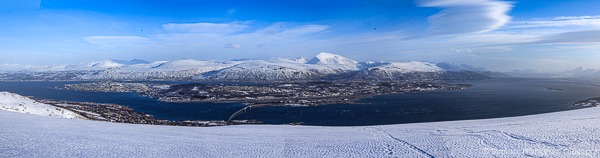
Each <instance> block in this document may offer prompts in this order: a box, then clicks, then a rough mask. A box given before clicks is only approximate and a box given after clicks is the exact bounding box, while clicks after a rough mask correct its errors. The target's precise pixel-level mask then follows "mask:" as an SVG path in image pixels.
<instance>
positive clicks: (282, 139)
mask: <svg viewBox="0 0 600 158" xmlns="http://www.w3.org/2000/svg"><path fill="white" fill-rule="evenodd" d="M598 113H600V108H599V107H593V108H586V109H579V110H572V111H565V112H557V113H549V114H540V115H531V116H522V117H512V118H498V119H486V120H469V121H451V122H431V123H415V124H399V125H385V126H357V127H318V126H289V125H240V126H225V127H210V128H201V127H196V128H194V127H177V126H156V125H136V124H120V123H110V122H99V121H87V120H69V119H56V118H50V117H44V116H36V115H26V114H19V113H13V112H7V111H0V129H2V130H0V157H600V141H598V138H600V132H598V131H600V117H598Z"/></svg>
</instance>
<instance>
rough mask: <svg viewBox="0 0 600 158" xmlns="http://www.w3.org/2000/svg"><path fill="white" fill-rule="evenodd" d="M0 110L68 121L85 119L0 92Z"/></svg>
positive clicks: (67, 111) (59, 109)
mask: <svg viewBox="0 0 600 158" xmlns="http://www.w3.org/2000/svg"><path fill="white" fill-rule="evenodd" d="M1 110H6V111H13V112H20V113H27V114H34V115H43V116H52V117H60V118H69V119H85V117H83V116H81V115H79V114H76V113H74V112H72V111H69V110H66V109H63V108H59V107H55V106H52V105H48V104H44V103H39V102H37V101H35V100H33V99H29V98H27V97H23V96H20V95H18V94H14V93H8V92H0V111H1Z"/></svg>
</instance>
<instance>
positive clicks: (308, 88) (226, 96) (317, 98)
mask: <svg viewBox="0 0 600 158" xmlns="http://www.w3.org/2000/svg"><path fill="white" fill-rule="evenodd" d="M467 87H470V85H466V84H447V83H440V82H431V83H430V82H303V83H285V84H263V85H235V84H187V85H177V86H173V87H172V88H171V89H169V90H168V91H162V92H160V93H158V96H154V97H156V98H158V99H160V100H162V101H167V102H242V103H248V104H285V105H295V104H297V105H323V104H336V103H353V101H355V100H356V99H360V98H365V97H371V96H374V95H385V94H399V93H406V92H412V91H428V90H438V89H447V90H460V89H464V88H467Z"/></svg>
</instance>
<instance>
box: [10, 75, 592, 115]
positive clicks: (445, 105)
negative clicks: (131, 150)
mask: <svg viewBox="0 0 600 158" xmlns="http://www.w3.org/2000/svg"><path fill="white" fill-rule="evenodd" d="M582 82H583V81H567V80H557V79H493V80H482V81H470V82H468V83H471V84H473V85H474V86H473V87H472V88H469V89H467V90H460V91H432V92H418V93H408V94H397V95H386V96H377V97H374V98H368V99H363V100H361V101H360V102H361V103H364V104H349V105H348V104H340V105H325V106H313V107H289V106H275V107H265V108H259V109H253V110H251V111H249V112H248V113H245V114H243V115H241V116H239V117H238V118H237V119H256V120H259V121H263V122H264V123H268V124H283V123H290V122H303V123H304V124H305V125H332V126H343V125H378V124H397V123H414V122H432V121H449V120H467V119H484V118H497V117H510V116H521V115H531V114H540V113H547V112H556V111H564V110H572V109H578V108H581V107H574V106H572V104H573V103H575V102H577V101H579V100H583V99H587V98H592V97H600V87H595V86H587V85H582V84H588V83H582ZM62 84H65V82H0V91H10V92H15V93H18V94H21V95H26V96H34V97H35V98H44V99H56V100H69V101H87V102H99V103H115V104H121V105H126V106H129V107H131V108H134V109H135V110H136V111H140V112H144V113H148V114H152V115H154V116H155V117H157V118H161V119H171V120H226V119H227V118H228V117H229V116H230V115H231V114H232V113H234V112H235V111H237V110H238V109H241V108H242V107H243V106H244V105H242V104H215V103H164V102H159V101H156V100H154V99H150V98H145V97H140V96H137V95H136V94H135V93H101V92H75V91H68V90H57V89H54V88H53V87H55V86H58V85H62ZM546 87H551V88H559V89H562V90H564V91H552V90H548V89H546Z"/></svg>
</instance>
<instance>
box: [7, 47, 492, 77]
mask: <svg viewBox="0 0 600 158" xmlns="http://www.w3.org/2000/svg"><path fill="white" fill-rule="evenodd" d="M373 69H376V70H381V72H382V73H396V74H397V73H415V72H417V73H418V72H444V71H485V70H482V69H474V67H469V66H464V65H460V66H459V65H453V64H448V63H437V65H436V64H435V63H428V62H416V61H412V62H385V61H378V62H372V61H369V62H358V61H355V60H352V59H348V58H346V57H343V56H341V55H337V54H332V53H326V52H321V53H319V54H317V55H316V56H315V57H313V58H312V59H311V60H309V61H307V60H306V59H305V58H296V59H286V58H272V59H266V60H236V61H202V60H193V59H181V60H174V61H156V62H148V61H143V60H138V59H136V60H132V61H121V60H104V61H99V62H90V63H79V64H67V65H53V66H32V65H16V64H3V65H0V72H5V73H15V72H29V73H31V72H33V73H35V72H53V73H61V72H81V73H80V74H76V75H75V76H76V78H75V79H84V80H102V79H117V80H147V79H213V80H244V81H248V80H305V79H315V78H320V77H325V76H329V75H339V74H344V73H348V72H353V71H359V70H373ZM67 76H71V75H67Z"/></svg>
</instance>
